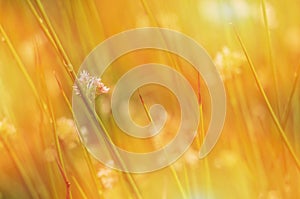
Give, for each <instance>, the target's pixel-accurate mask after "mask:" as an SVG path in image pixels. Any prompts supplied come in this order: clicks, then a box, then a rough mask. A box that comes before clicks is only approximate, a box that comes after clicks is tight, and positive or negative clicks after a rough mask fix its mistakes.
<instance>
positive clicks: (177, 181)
mask: <svg viewBox="0 0 300 199" xmlns="http://www.w3.org/2000/svg"><path fill="white" fill-rule="evenodd" d="M138 94H139V98H140V101H141V103H142V105H143V107H144V110H145V112H146V114H147V117H148V119H149V121H150V122H153V120H152V118H151V115H150V113H149V109H148V107H147V105H146V104H145V102H144V100H143V98H142V96H141V94H140V91H139V90H138ZM169 168H170V169H171V172H172V174H173V176H174V179H175V182H176V183H177V185H178V188H179V190H180V193H181V194H182V197H183V198H187V196H186V193H185V190H184V188H183V186H182V184H181V182H180V179H179V177H178V174H177V172H176V169H175V168H174V166H173V165H170V166H169Z"/></svg>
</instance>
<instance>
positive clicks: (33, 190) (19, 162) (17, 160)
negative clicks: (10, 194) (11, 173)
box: [0, 136, 40, 199]
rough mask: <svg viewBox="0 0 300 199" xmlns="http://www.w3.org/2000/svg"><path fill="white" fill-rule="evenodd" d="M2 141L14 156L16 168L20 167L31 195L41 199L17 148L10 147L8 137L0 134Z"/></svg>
mask: <svg viewBox="0 0 300 199" xmlns="http://www.w3.org/2000/svg"><path fill="white" fill-rule="evenodd" d="M0 142H2V144H3V146H4V148H5V149H6V151H7V153H8V154H9V155H10V157H11V158H12V160H13V162H14V164H15V166H16V168H17V169H18V171H19V172H20V174H21V177H22V179H23V180H24V183H25V185H26V187H27V189H28V191H29V193H30V195H31V197H32V198H33V199H39V198H40V197H39V194H38V193H37V191H36V187H35V186H34V184H33V183H32V181H31V179H30V177H29V175H28V174H27V172H26V170H25V168H24V167H23V164H22V160H21V159H20V158H19V157H18V155H17V153H16V152H15V150H14V149H13V148H12V147H9V145H10V144H9V143H8V141H7V140H6V138H3V137H2V136H0Z"/></svg>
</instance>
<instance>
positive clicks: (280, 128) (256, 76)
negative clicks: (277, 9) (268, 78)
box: [233, 26, 300, 170]
mask: <svg viewBox="0 0 300 199" xmlns="http://www.w3.org/2000/svg"><path fill="white" fill-rule="evenodd" d="M233 30H234V32H235V35H236V37H237V39H238V41H239V43H240V45H241V47H242V49H243V52H244V54H245V56H246V58H247V61H248V64H249V66H250V68H251V71H252V73H253V76H254V78H255V82H256V84H257V86H258V89H259V91H260V93H261V94H262V96H263V99H264V101H265V103H266V105H267V108H268V110H269V113H270V114H271V116H272V119H273V121H274V123H275V125H276V127H277V129H278V131H279V133H280V136H281V138H282V140H283V142H284V143H285V145H286V147H287V149H288V151H289V152H290V155H291V156H292V158H293V160H294V162H295V164H296V166H297V169H298V170H300V161H299V159H298V157H297V154H296V153H295V152H294V150H293V147H292V145H291V144H290V142H289V140H288V138H287V136H286V133H285V131H284V130H283V128H282V126H281V124H280V122H279V120H278V118H277V116H276V114H275V112H274V110H273V108H272V105H271V104H270V101H269V99H268V97H267V95H266V93H265V91H264V88H263V86H262V84H261V82H260V80H259V78H258V75H257V72H256V69H255V67H254V65H253V63H252V60H251V59H250V57H249V54H248V52H247V50H246V47H245V45H244V43H243V41H242V39H241V37H240V35H239V33H238V31H237V29H236V28H235V27H234V26H233Z"/></svg>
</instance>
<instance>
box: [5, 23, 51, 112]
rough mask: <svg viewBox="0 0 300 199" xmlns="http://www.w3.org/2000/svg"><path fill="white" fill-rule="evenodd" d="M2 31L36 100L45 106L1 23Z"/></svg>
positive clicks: (41, 105)
mask: <svg viewBox="0 0 300 199" xmlns="http://www.w3.org/2000/svg"><path fill="white" fill-rule="evenodd" d="M0 32H1V34H2V35H3V37H4V39H5V41H6V43H7V45H8V47H9V49H10V51H11V53H12V55H13V57H14V59H15V60H16V62H17V65H18V67H19V69H20V70H21V72H22V74H23V75H24V77H25V79H26V81H27V83H28V85H29V87H30V88H31V90H32V92H33V94H34V96H35V98H36V100H37V101H38V103H39V105H40V107H43V108H45V103H44V102H43V100H41V98H40V96H39V93H38V91H37V89H36V87H35V85H34V83H33V81H32V79H31V77H30V75H29V74H28V72H27V70H26V67H25V65H24V64H23V62H22V61H21V58H20V56H19V55H18V53H17V51H16V49H15V47H14V46H13V44H12V42H11V40H10V39H9V37H8V36H7V34H6V32H5V30H4V29H3V27H2V25H1V24H0Z"/></svg>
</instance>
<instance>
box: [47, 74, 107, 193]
mask: <svg viewBox="0 0 300 199" xmlns="http://www.w3.org/2000/svg"><path fill="white" fill-rule="evenodd" d="M53 74H54V77H55V79H56V82H57V84H58V86H59V90H60V92H61V94H62V96H63V98H64V100H65V102H66V103H67V106H68V108H69V110H70V112H71V113H72V114H73V115H74V113H73V109H72V105H71V103H70V101H69V99H68V97H67V95H66V93H65V91H64V89H63V86H62V83H61V82H60V80H59V78H58V76H57V74H56V72H55V71H53ZM80 146H81V148H82V151H83V155H84V159H85V161H86V163H87V166H88V169H89V172H90V174H91V177H92V179H93V182H94V184H95V186H96V188H97V193H98V195H99V198H102V197H103V193H102V188H103V187H102V186H101V185H100V183H99V181H98V180H97V178H96V175H97V173H96V171H95V168H94V166H93V164H92V161H91V158H90V156H89V152H88V151H87V149H86V148H85V146H84V145H83V144H82V143H81V142H80Z"/></svg>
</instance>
